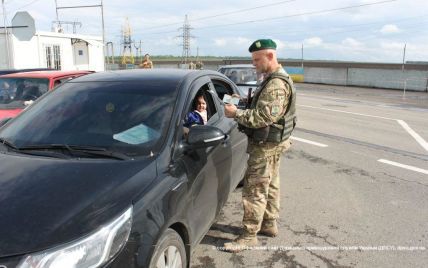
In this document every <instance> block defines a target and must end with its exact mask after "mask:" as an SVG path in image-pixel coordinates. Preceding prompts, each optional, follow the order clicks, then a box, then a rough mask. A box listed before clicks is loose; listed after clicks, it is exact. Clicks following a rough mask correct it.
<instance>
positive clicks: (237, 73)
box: [219, 66, 261, 85]
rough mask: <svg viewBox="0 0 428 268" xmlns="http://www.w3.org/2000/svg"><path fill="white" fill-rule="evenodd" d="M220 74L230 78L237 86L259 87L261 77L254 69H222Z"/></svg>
mask: <svg viewBox="0 0 428 268" xmlns="http://www.w3.org/2000/svg"><path fill="white" fill-rule="evenodd" d="M219 72H221V73H222V74H224V75H226V76H227V77H229V79H230V80H232V81H233V82H234V83H235V84H237V85H241V84H243V85H257V84H258V83H259V81H260V80H261V75H259V74H257V72H256V69H255V68H254V67H251V66H249V67H236V68H235V67H222V68H220V70H219Z"/></svg>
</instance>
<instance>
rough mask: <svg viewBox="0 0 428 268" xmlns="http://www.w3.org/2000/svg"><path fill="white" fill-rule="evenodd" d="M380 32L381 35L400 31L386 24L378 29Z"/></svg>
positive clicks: (395, 26) (394, 26) (392, 25)
mask: <svg viewBox="0 0 428 268" xmlns="http://www.w3.org/2000/svg"><path fill="white" fill-rule="evenodd" d="M380 32H381V33H383V34H392V33H399V32H401V30H400V29H399V28H398V27H397V25H394V24H387V25H384V26H383V27H382V29H380Z"/></svg>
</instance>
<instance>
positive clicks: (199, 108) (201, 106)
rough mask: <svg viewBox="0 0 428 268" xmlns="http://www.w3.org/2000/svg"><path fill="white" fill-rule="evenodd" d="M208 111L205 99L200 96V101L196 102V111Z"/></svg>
mask: <svg viewBox="0 0 428 268" xmlns="http://www.w3.org/2000/svg"><path fill="white" fill-rule="evenodd" d="M206 109H207V103H206V102H205V100H204V97H202V96H200V97H198V100H197V101H196V110H197V111H198V112H203V111H205V110H206Z"/></svg>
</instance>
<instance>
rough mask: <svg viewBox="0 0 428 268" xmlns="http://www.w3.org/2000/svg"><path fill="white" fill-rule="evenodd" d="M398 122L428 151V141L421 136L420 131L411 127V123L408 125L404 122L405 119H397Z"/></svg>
mask: <svg viewBox="0 0 428 268" xmlns="http://www.w3.org/2000/svg"><path fill="white" fill-rule="evenodd" d="M397 122H398V123H399V124H400V125H401V126H402V127H403V128H404V129H405V130H406V131H407V132H409V134H410V135H411V136H412V137H413V138H414V139H415V140H416V141H417V142H418V143H419V144H420V145H421V146H422V147H424V149H425V150H426V151H428V143H427V142H426V141H425V140H424V139H423V138H422V137H421V136H419V134H418V133H416V132H415V131H414V130H413V129H411V128H410V127H409V125H407V123H406V122H404V121H403V120H397Z"/></svg>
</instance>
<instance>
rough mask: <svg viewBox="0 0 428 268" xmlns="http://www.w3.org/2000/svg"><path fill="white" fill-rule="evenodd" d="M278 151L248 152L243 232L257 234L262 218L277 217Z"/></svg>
mask: <svg viewBox="0 0 428 268" xmlns="http://www.w3.org/2000/svg"><path fill="white" fill-rule="evenodd" d="M280 157H281V154H280V153H275V154H272V155H267V156H266V155H265V156H263V157H260V155H258V154H250V158H249V159H248V169H247V173H246V174H245V178H244V188H243V190H242V202H243V206H244V218H243V220H242V224H243V227H244V232H246V233H248V234H257V232H258V231H260V227H261V224H262V222H263V220H274V219H277V218H278V217H279V164H280Z"/></svg>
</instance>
